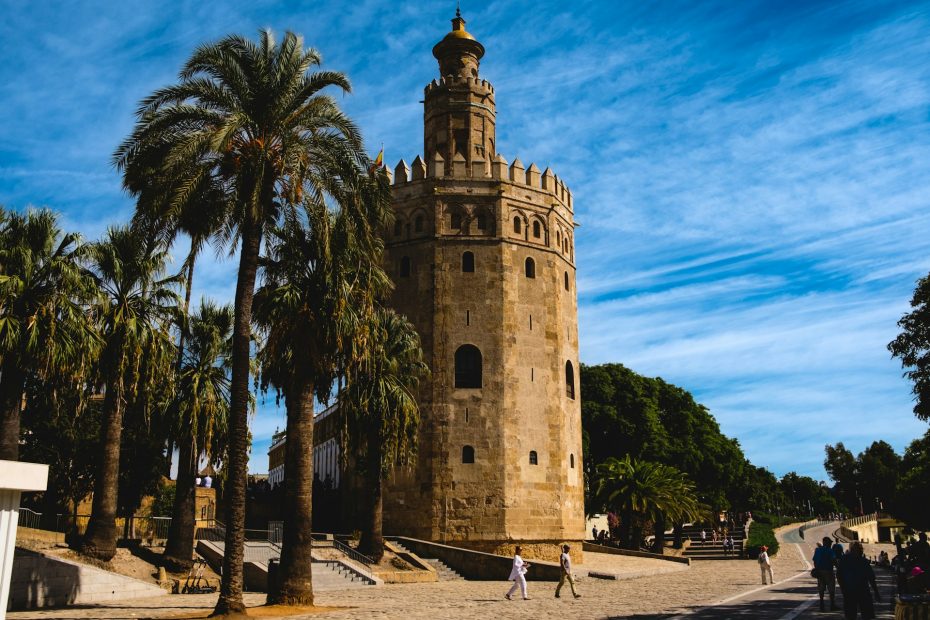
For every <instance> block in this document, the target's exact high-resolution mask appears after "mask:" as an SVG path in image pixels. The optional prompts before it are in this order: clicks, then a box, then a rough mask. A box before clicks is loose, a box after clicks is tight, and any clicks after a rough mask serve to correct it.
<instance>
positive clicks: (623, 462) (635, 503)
mask: <svg viewBox="0 0 930 620" xmlns="http://www.w3.org/2000/svg"><path fill="white" fill-rule="evenodd" d="M597 476H598V480H597V490H596V493H595V501H596V502H597V503H598V504H600V505H602V506H605V507H607V508H608V509H610V510H615V511H617V512H619V514H620V540H621V544H623V545H624V546H625V547H627V548H638V547H639V543H640V541H641V533H642V524H643V522H644V521H646V520H652V521H653V522H654V523H655V522H656V521H661V522H662V526H661V527H662V531H663V533H664V531H665V527H664V522H665V520H666V519H667V518H672V519H674V520H677V518H682V517H684V516H686V515H692V514H694V515H696V514H699V513H700V507H699V504H698V502H697V498H696V497H695V496H694V485H693V484H692V483H691V482H690V481H688V480H687V479H686V478H685V477H684V474H682V473H681V472H680V471H678V470H677V469H675V468H674V467H671V466H669V465H664V464H662V463H654V462H651V461H641V460H638V459H631V458H630V456H629V455H626V456H624V457H623V458H622V459H618V458H616V457H610V458H608V459H607V460H605V461H604V462H603V463H600V464H598V466H597ZM663 544H664V543H663Z"/></svg>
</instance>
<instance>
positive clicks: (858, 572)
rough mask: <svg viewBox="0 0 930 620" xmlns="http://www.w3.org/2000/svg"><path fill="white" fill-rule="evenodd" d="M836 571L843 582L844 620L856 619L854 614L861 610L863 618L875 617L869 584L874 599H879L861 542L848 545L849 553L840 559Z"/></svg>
mask: <svg viewBox="0 0 930 620" xmlns="http://www.w3.org/2000/svg"><path fill="white" fill-rule="evenodd" d="M837 573H838V575H839V578H840V583H842V584H843V615H844V616H846V620H856V614H857V613H858V612H860V611H861V612H862V617H863V619H864V620H871V619H872V618H874V617H875V607H874V605H873V604H872V596H871V595H870V594H869V586H871V587H872V590H873V591H874V592H875V600H876V601H881V600H882V599H881V596H880V595H879V593H878V584H877V583H875V573H874V572H872V567H871V566H870V565H869V561H868V560H866V559H865V557H863V551H862V543H860V542H858V541H856V542H853V543H852V544H851V545H850V546H849V553H847V554H846V555H844V556H843V558H842V559H841V560H840V563H839V568H838V570H837Z"/></svg>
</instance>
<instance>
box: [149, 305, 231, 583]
mask: <svg viewBox="0 0 930 620" xmlns="http://www.w3.org/2000/svg"><path fill="white" fill-rule="evenodd" d="M232 325H233V311H232V307H231V306H218V305H216V304H215V303H213V302H211V301H209V300H201V302H200V308H199V310H198V311H197V313H196V314H195V315H193V316H192V317H191V318H190V321H189V322H188V325H187V330H188V335H187V343H188V346H187V349H186V350H185V353H184V360H183V362H182V365H181V370H180V373H179V375H178V380H177V389H176V391H175V399H174V402H172V404H171V407H170V413H171V415H172V417H173V422H174V425H175V429H174V436H175V437H176V438H177V443H178V455H179V460H178V476H177V481H176V483H175V492H174V509H173V513H172V519H171V527H170V528H169V530H168V540H167V542H166V543H165V552H164V554H163V556H162V557H163V559H164V562H165V564H166V566H168V567H169V568H171V569H172V570H176V571H183V570H189V569H190V567H191V564H192V563H193V560H192V557H193V552H194V535H195V530H196V523H195V521H196V519H195V515H194V509H195V503H196V497H195V492H196V491H195V484H194V478H195V476H196V475H197V464H198V463H199V461H200V458H201V457H202V456H204V455H206V456H207V457H208V458H210V459H211V460H215V457H216V455H217V454H218V453H219V452H220V451H221V450H222V448H224V447H225V442H226V428H227V421H228V416H229V365H228V361H229V351H230V346H231V337H232Z"/></svg>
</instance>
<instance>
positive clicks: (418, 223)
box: [413, 215, 424, 232]
mask: <svg viewBox="0 0 930 620" xmlns="http://www.w3.org/2000/svg"><path fill="white" fill-rule="evenodd" d="M423 223H424V219H423V216H422V215H418V216H417V219H415V220H414V221H413V229H414V230H415V231H416V232H423Z"/></svg>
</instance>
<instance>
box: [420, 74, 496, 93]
mask: <svg viewBox="0 0 930 620" xmlns="http://www.w3.org/2000/svg"><path fill="white" fill-rule="evenodd" d="M456 86H458V87H461V88H463V89H468V90H469V91H470V92H473V93H476V94H479V95H482V94H484V95H489V96H492V97H493V96H494V86H493V85H492V84H491V83H490V82H488V81H487V80H483V79H478V78H475V77H461V76H458V75H447V76H444V77H441V78H439V79H434V80H433V81H432V82H430V83H429V84H427V85H426V88H424V89H423V94H424V95H425V96H427V97H428V96H430V95H431V94H434V91H439V90H449V89H451V88H454V87H456Z"/></svg>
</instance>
